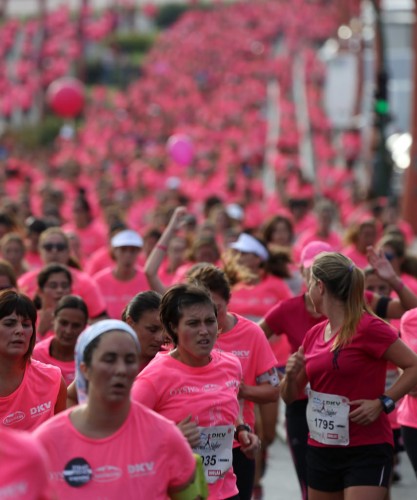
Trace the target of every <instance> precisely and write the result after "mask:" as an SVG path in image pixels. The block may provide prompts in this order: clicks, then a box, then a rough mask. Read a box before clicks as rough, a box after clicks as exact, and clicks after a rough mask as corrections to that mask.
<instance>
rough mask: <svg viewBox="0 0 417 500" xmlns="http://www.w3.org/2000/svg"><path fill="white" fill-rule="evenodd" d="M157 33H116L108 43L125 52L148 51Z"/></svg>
mask: <svg viewBox="0 0 417 500" xmlns="http://www.w3.org/2000/svg"><path fill="white" fill-rule="evenodd" d="M155 38H156V35H155V33H134V32H133V33H114V34H112V35H111V36H110V37H108V38H107V40H106V44H107V45H110V46H111V47H113V48H114V49H116V50H119V51H120V52H123V53H125V54H136V53H138V52H142V53H143V52H147V51H148V50H149V49H150V48H151V47H152V45H153V44H154V42H155Z"/></svg>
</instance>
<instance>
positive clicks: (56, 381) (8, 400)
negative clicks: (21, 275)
mask: <svg viewBox="0 0 417 500" xmlns="http://www.w3.org/2000/svg"><path fill="white" fill-rule="evenodd" d="M35 342H36V308H35V306H34V304H33V302H32V301H31V300H30V299H29V298H28V297H26V295H23V294H20V293H17V292H14V291H12V290H5V291H4V292H1V293H0V425H4V426H6V427H10V428H11V429H20V430H28V431H30V430H33V429H35V428H36V427H38V426H39V425H40V424H41V423H42V422H44V421H46V420H48V419H49V418H51V417H52V416H53V415H54V414H56V413H58V412H60V411H62V410H64V409H65V400H66V395H67V389H66V385H65V382H64V380H63V378H62V376H61V371H60V370H59V368H57V367H55V366H50V365H45V364H43V363H41V362H39V361H36V360H32V359H31V357H32V352H33V348H34V346H35Z"/></svg>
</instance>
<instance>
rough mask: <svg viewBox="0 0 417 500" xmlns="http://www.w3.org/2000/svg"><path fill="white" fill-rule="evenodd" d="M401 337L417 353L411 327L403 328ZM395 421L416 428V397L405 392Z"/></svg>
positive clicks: (416, 335) (415, 339) (416, 343)
mask: <svg viewBox="0 0 417 500" xmlns="http://www.w3.org/2000/svg"><path fill="white" fill-rule="evenodd" d="M401 338H402V340H403V341H404V342H405V343H406V344H407V345H408V347H409V348H410V349H412V350H413V351H414V352H415V353H417V332H415V331H414V330H413V329H412V328H403V329H402V330H401ZM397 422H398V423H399V424H400V425H405V426H407V427H414V428H417V397H415V396H410V395H408V394H406V395H405V396H404V398H403V399H402V401H401V404H400V406H399V407H398V412H397Z"/></svg>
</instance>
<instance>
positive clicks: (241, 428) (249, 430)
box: [235, 424, 252, 441]
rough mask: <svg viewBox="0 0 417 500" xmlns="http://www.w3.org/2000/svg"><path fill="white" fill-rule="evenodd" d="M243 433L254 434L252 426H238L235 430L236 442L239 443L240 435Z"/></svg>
mask: <svg viewBox="0 0 417 500" xmlns="http://www.w3.org/2000/svg"><path fill="white" fill-rule="evenodd" d="M242 431H246V432H252V429H251V428H250V425H248V424H240V425H237V426H236V429H235V440H236V441H239V439H238V437H239V433H240V432H242Z"/></svg>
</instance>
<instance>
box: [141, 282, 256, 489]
mask: <svg viewBox="0 0 417 500" xmlns="http://www.w3.org/2000/svg"><path fill="white" fill-rule="evenodd" d="M160 315H161V321H162V323H163V325H164V327H165V329H166V331H167V333H168V334H169V335H170V337H171V338H172V341H173V344H174V349H173V350H172V351H170V352H169V353H168V354H159V355H157V356H156V358H155V359H154V360H153V361H152V362H151V363H150V364H149V365H148V366H147V367H146V368H145V369H144V370H143V371H142V372H141V373H140V374H139V376H138V378H137V379H136V382H135V384H134V387H133V392H132V397H133V400H134V401H139V402H141V403H143V404H144V405H146V406H148V407H149V408H151V409H153V410H155V411H156V412H158V413H160V414H161V415H163V416H165V417H167V418H169V419H171V420H173V421H174V422H176V423H177V424H178V425H179V427H180V428H181V429H182V431H183V433H184V435H185V436H186V437H187V439H188V441H189V443H190V445H191V446H192V447H193V449H194V451H195V452H196V453H198V454H199V455H201V456H202V457H203V464H204V467H205V474H206V479H207V482H208V483H209V493H210V496H209V498H213V499H214V498H216V499H226V498H236V499H237V498H238V490H237V488H236V477H235V475H234V473H233V468H232V460H233V452H232V450H233V437H234V436H235V438H236V440H237V441H238V442H239V444H240V445H241V449H242V452H243V453H245V454H246V455H248V456H249V457H250V458H253V456H254V452H255V451H256V450H257V449H258V448H259V441H258V438H257V437H256V436H255V435H254V434H253V433H252V432H251V431H250V428H249V426H248V425H247V424H246V423H245V422H244V421H243V420H242V418H241V417H240V416H239V403H238V399H237V394H238V391H239V387H240V384H241V379H242V367H241V364H240V362H239V360H238V359H237V357H236V356H234V355H233V354H230V353H226V352H223V351H218V350H215V349H214V350H213V347H214V344H215V342H216V338H217V333H218V324H217V310H216V306H215V304H214V302H213V301H212V299H211V297H210V295H209V293H208V292H207V291H206V289H204V288H201V287H197V286H193V285H187V284H183V285H174V286H173V287H171V288H169V289H168V290H167V292H166V293H165V294H164V296H163V297H162V302H161V307H160ZM235 426H236V432H234V429H235Z"/></svg>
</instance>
